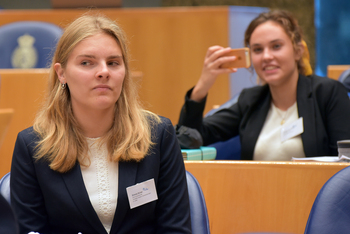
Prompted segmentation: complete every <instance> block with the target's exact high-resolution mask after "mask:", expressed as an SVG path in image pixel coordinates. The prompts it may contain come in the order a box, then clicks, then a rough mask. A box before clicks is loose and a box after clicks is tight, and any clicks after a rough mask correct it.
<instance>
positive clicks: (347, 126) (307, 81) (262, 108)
mask: <svg viewBox="0 0 350 234" xmlns="http://www.w3.org/2000/svg"><path fill="white" fill-rule="evenodd" d="M302 41H303V39H302V33H301V29H300V27H299V25H298V23H297V21H296V19H295V18H294V17H293V16H291V15H290V13H288V12H286V11H281V10H276V11H271V12H268V13H262V14H260V15H259V16H258V17H257V18H255V19H254V20H253V21H252V22H251V23H250V25H249V26H248V28H247V30H246V32H245V38H244V42H245V45H246V46H247V47H249V48H250V55H251V61H252V65H253V67H254V69H255V71H256V73H257V75H258V77H259V78H260V79H261V81H262V83H263V85H259V86H256V87H253V88H248V89H244V90H243V91H242V92H241V94H240V97H239V99H238V101H237V103H236V104H234V105H232V106H231V107H229V108H227V109H223V110H220V111H218V112H217V113H215V114H214V115H212V116H209V117H206V118H203V117H202V116H203V111H204V107H205V101H206V96H207V94H208V91H209V89H210V88H211V87H212V85H213V84H214V82H215V80H216V78H217V76H218V75H219V74H224V73H230V72H235V71H236V69H235V68H233V69H230V68H221V65H222V64H224V63H227V62H232V61H234V60H235V59H236V58H235V57H234V56H225V55H226V54H227V53H228V52H229V51H230V50H231V48H223V47H221V46H213V47H210V48H209V49H208V51H207V54H206V57H205V61H204V66H203V70H202V74H201V77H200V79H199V80H198V82H197V84H196V85H195V87H194V88H193V89H191V90H189V91H188V93H187V95H186V101H185V104H184V106H183V108H182V111H181V115H180V119H179V123H178V125H185V126H187V127H191V128H196V129H197V130H198V131H199V132H200V133H201V135H202V137H203V142H204V145H208V144H212V143H215V142H218V141H225V140H228V139H230V138H232V137H234V136H237V135H239V136H240V140H241V147H242V151H241V159H242V160H283V161H284V160H291V158H292V157H311V156H325V155H337V154H338V153H337V141H339V140H344V139H350V101H349V98H348V96H347V92H346V90H345V87H344V86H343V85H342V84H341V83H339V82H338V81H335V80H331V79H328V78H324V77H318V76H316V75H310V76H306V75H305V65H304V64H303V60H302V55H303V51H304V46H303V44H302Z"/></svg>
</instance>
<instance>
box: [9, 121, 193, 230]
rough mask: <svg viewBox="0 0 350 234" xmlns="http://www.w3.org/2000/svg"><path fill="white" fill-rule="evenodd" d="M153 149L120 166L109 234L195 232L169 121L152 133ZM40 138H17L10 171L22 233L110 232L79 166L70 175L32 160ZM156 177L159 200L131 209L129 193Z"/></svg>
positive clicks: (21, 135)
mask: <svg viewBox="0 0 350 234" xmlns="http://www.w3.org/2000/svg"><path fill="white" fill-rule="evenodd" d="M152 139H153V142H155V145H154V146H153V147H152V149H151V151H150V153H149V154H148V155H147V156H146V157H145V158H144V159H143V160H142V161H141V162H139V163H137V162H119V185H118V204H117V208H116V213H115V217H114V220H113V224H112V227H111V231H110V233H118V234H119V233H191V221H190V210H189V198H188V191H187V183H186V175H185V168H184V163H183V158H182V154H181V151H180V147H179V145H178V142H177V140H176V136H175V132H174V128H173V126H172V124H171V122H170V120H168V119H165V118H162V123H160V124H158V125H157V126H154V127H153V129H152ZM37 141H38V136H37V135H36V134H35V133H34V132H33V129H32V128H28V129H26V130H24V131H22V132H20V133H19V134H18V137H17V141H16V144H15V149H14V153H13V160H12V167H11V199H12V206H13V208H14V211H15V214H16V216H17V218H18V221H19V225H20V233H28V232H29V231H36V232H40V233H41V234H47V233H60V234H63V233H64V234H77V233H78V232H81V233H82V234H89V233H91V234H96V233H106V231H105V229H104V227H103V225H102V223H101V222H100V220H99V218H98V216H97V214H96V212H95V210H94V208H93V207H92V205H91V203H90V200H89V197H88V193H87V191H86V189H85V186H84V182H83V178H82V174H81V170H80V166H79V164H78V163H77V164H76V165H75V167H74V168H73V169H72V170H70V171H69V172H67V173H59V172H55V171H53V170H51V169H50V168H49V166H48V163H47V162H46V161H44V160H40V161H35V160H34V159H33V153H34V148H35V146H36V142H37ZM152 178H154V180H155V185H156V190H157V195H158V200H156V201H153V202H150V203H147V204H145V205H142V206H139V207H136V208H134V209H130V206H129V202H128V198H127V193H126V188H127V187H129V186H132V185H135V184H137V183H140V182H144V181H146V180H149V179H152Z"/></svg>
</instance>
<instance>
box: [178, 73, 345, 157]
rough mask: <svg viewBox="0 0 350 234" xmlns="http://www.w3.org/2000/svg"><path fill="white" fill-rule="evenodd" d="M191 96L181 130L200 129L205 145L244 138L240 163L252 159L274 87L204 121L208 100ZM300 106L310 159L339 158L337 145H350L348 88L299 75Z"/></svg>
mask: <svg viewBox="0 0 350 234" xmlns="http://www.w3.org/2000/svg"><path fill="white" fill-rule="evenodd" d="M190 92H191V90H190V91H189V92H188V93H187V95H186V101H185V104H184V106H183V107H182V110H181V114H180V119H179V123H178V125H185V126H187V127H190V128H196V129H197V130H198V131H199V132H200V133H201V134H202V137H203V142H204V145H209V144H212V143H215V142H218V141H226V140H228V139H230V138H232V137H234V136H237V135H239V136H240V140H241V147H242V150H241V159H243V160H251V159H253V154H254V149H255V144H256V141H257V140H258V137H259V134H260V132H261V130H262V127H263V125H264V123H265V119H266V116H267V113H268V111H269V109H270V105H271V93H270V89H269V86H268V85H263V86H255V87H253V88H249V89H244V90H242V92H241V94H240V96H239V98H238V101H237V103H236V104H234V105H232V106H231V107H229V108H227V109H222V110H220V111H218V112H216V113H215V114H213V115H211V116H208V117H206V118H203V111H204V107H205V100H203V101H202V102H195V101H192V100H190V99H189V96H190ZM297 106H298V114H299V117H303V121H304V132H303V133H302V134H301V139H302V142H303V147H304V152H305V155H306V156H307V157H312V156H326V155H328V156H330V155H338V151H337V141H339V140H344V139H350V101H349V97H348V95H347V91H346V89H345V87H344V86H343V85H342V84H341V83H340V82H338V81H335V80H332V79H329V78H325V77H318V76H315V75H312V76H310V77H305V76H302V75H299V79H298V84H297Z"/></svg>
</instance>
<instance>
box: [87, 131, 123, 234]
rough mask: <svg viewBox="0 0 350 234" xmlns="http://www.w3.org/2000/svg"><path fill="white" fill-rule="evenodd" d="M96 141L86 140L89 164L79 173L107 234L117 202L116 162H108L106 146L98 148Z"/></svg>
mask: <svg viewBox="0 0 350 234" xmlns="http://www.w3.org/2000/svg"><path fill="white" fill-rule="evenodd" d="M98 139H99V138H87V142H88V145H89V158H90V161H91V164H90V166H88V167H86V166H81V172H82V175H83V180H84V184H85V187H86V190H87V192H88V195H89V198H90V201H91V204H92V206H93V207H94V209H95V211H96V213H97V215H98V217H99V218H100V221H101V223H102V224H103V226H104V228H105V229H106V231H107V233H109V232H110V230H111V226H112V222H113V218H114V214H115V210H116V207H117V201H118V162H112V161H111V160H109V158H108V150H107V145H106V144H103V145H102V146H99V144H98V143H97V142H98ZM87 165H88V164H87Z"/></svg>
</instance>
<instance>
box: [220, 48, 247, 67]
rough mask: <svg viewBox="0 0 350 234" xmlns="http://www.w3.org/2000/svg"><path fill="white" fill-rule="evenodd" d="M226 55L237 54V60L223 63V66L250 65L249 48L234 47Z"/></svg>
mask: <svg viewBox="0 0 350 234" xmlns="http://www.w3.org/2000/svg"><path fill="white" fill-rule="evenodd" d="M224 56H236V60H235V61H232V62H227V63H223V64H222V65H221V66H220V67H221V68H242V67H245V68H248V67H250V53H249V48H247V47H245V48H239V49H232V50H231V51H230V52H228V53H227V54H225V55H224Z"/></svg>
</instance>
